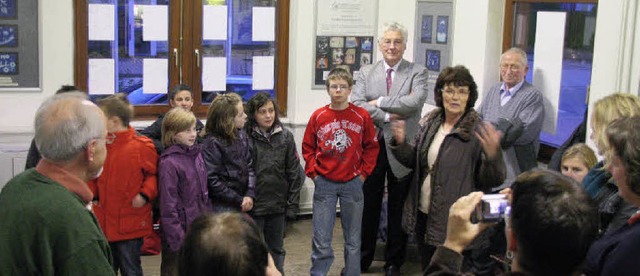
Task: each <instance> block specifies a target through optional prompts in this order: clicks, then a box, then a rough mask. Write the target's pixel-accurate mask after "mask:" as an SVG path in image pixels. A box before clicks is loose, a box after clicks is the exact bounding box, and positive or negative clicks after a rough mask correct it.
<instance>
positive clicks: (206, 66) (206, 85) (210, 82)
mask: <svg viewBox="0 0 640 276" xmlns="http://www.w3.org/2000/svg"><path fill="white" fill-rule="evenodd" d="M226 90H227V58H224V57H205V58H202V91H226Z"/></svg>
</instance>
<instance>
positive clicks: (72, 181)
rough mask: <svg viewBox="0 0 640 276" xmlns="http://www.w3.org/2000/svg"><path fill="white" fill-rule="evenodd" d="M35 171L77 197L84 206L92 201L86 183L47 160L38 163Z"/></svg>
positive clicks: (91, 195) (91, 194)
mask: <svg viewBox="0 0 640 276" xmlns="http://www.w3.org/2000/svg"><path fill="white" fill-rule="evenodd" d="M36 171H37V172H38V173H40V174H42V175H44V176H46V177H48V178H49V179H51V180H53V181H55V182H56V183H58V184H60V186H63V187H65V188H67V190H69V191H70V192H72V193H74V194H76V195H77V196H79V197H80V199H82V201H83V202H84V203H85V204H87V203H89V202H90V201H91V199H93V193H92V192H91V189H89V185H87V183H86V182H84V181H83V180H82V179H80V178H79V177H77V176H75V175H73V174H71V173H70V172H68V171H66V170H65V169H63V168H62V167H60V166H58V165H56V164H55V163H53V162H51V161H49V160H47V159H44V158H43V159H41V160H40V162H38V165H36Z"/></svg>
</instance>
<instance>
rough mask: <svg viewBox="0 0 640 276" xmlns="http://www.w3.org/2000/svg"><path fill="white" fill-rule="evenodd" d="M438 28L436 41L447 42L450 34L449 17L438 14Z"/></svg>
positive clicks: (439, 42)
mask: <svg viewBox="0 0 640 276" xmlns="http://www.w3.org/2000/svg"><path fill="white" fill-rule="evenodd" d="M437 21H438V28H437V32H436V43H438V44H447V37H448V36H449V17H448V16H438V20H437Z"/></svg>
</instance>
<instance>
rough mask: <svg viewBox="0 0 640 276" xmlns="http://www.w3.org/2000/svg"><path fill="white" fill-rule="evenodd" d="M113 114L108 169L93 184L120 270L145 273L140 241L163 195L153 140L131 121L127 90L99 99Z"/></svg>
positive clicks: (109, 124) (99, 216) (100, 219)
mask: <svg viewBox="0 0 640 276" xmlns="http://www.w3.org/2000/svg"><path fill="white" fill-rule="evenodd" d="M98 106H99V107H100V109H102V111H103V112H104V113H105V115H106V117H107V131H108V132H109V133H108V134H107V159H106V161H105V163H104V167H103V168H104V171H103V173H102V174H101V175H100V176H99V177H98V178H96V179H94V180H92V181H91V182H90V183H89V187H90V188H91V190H92V191H93V195H94V206H93V211H94V213H95V215H96V218H97V219H98V222H99V223H100V227H102V231H103V232H104V234H105V236H106V237H107V240H108V241H109V246H110V247H111V252H112V253H113V269H114V270H115V272H116V274H118V270H120V274H122V275H123V276H126V275H142V265H141V263H140V246H141V245H142V238H143V237H144V236H145V235H147V234H149V233H150V232H151V231H152V226H153V225H152V222H151V201H152V200H154V199H155V198H156V196H157V195H158V178H157V176H156V174H157V164H158V154H157V153H156V149H155V146H154V145H153V141H152V140H151V139H149V138H147V137H145V136H141V135H138V134H137V133H136V130H135V129H133V128H132V127H131V126H129V120H130V119H131V118H132V117H133V108H132V106H131V105H130V104H129V101H128V100H127V98H126V94H116V95H113V96H110V97H107V98H104V99H102V100H99V101H98Z"/></svg>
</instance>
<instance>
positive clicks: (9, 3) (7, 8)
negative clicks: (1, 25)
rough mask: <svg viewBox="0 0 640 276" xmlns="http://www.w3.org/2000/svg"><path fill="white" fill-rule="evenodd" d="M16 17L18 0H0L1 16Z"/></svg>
mask: <svg viewBox="0 0 640 276" xmlns="http://www.w3.org/2000/svg"><path fill="white" fill-rule="evenodd" d="M15 17H16V0H0V18H15Z"/></svg>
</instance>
